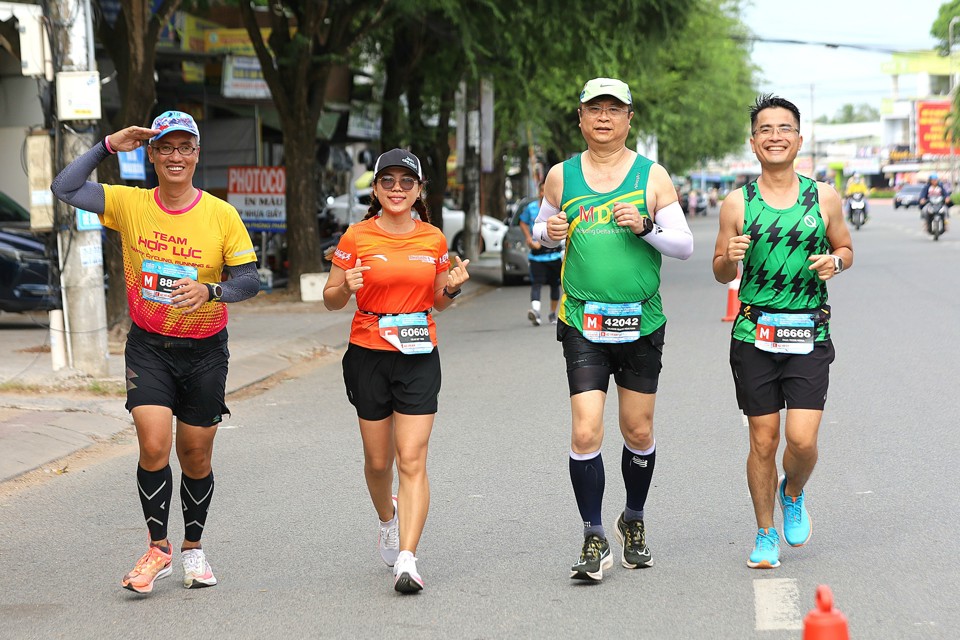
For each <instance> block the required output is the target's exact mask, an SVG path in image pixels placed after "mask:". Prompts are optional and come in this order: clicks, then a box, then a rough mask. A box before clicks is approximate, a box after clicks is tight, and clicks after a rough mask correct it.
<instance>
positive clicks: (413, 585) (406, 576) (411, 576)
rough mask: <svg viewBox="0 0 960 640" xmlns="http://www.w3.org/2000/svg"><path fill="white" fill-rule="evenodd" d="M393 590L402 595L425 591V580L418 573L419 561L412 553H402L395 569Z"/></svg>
mask: <svg viewBox="0 0 960 640" xmlns="http://www.w3.org/2000/svg"><path fill="white" fill-rule="evenodd" d="M393 574H394V578H393V588H394V589H395V590H397V591H399V592H400V593H416V592H418V591H421V590H423V578H421V577H420V574H419V573H417V559H416V558H414V557H413V553H411V552H410V551H401V552H400V555H399V556H398V557H397V563H396V564H395V565H394V567H393Z"/></svg>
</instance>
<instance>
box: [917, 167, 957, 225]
mask: <svg viewBox="0 0 960 640" xmlns="http://www.w3.org/2000/svg"><path fill="white" fill-rule="evenodd" d="M938 195H940V196H943V201H944V202H946V203H947V204H948V205H952V204H953V202H952V201H951V200H950V190H949V189H947V188H946V187H945V186H943V185H942V184H941V183H940V179H939V176H938V175H937V174H935V173H931V174H930V176H929V177H928V178H927V182H926V184H924V185H923V190H922V191H920V201H919V204H920V217H921V218H923V229H924V231H926V232H927V233H930V212H929V211H927V210H926V208H925V207H926V204H927V203H928V202H929V201H930V196H938Z"/></svg>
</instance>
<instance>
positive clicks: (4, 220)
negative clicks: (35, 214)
mask: <svg viewBox="0 0 960 640" xmlns="http://www.w3.org/2000/svg"><path fill="white" fill-rule="evenodd" d="M0 229H7V230H8V229H24V230H28V229H30V212H29V211H27V210H26V209H24V208H23V207H21V206H20V205H19V204H17V201H16V200H14V199H13V198H11V197H10V196H8V195H7V194H5V193H4V192H2V191H0Z"/></svg>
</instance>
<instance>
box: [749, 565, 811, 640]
mask: <svg viewBox="0 0 960 640" xmlns="http://www.w3.org/2000/svg"><path fill="white" fill-rule="evenodd" d="M753 606H754V615H755V618H756V623H757V631H781V630H789V631H793V630H797V629H803V622H802V620H801V618H800V592H799V590H798V589H797V581H796V580H794V579H793V578H774V579H764V578H760V579H757V580H754V581H753Z"/></svg>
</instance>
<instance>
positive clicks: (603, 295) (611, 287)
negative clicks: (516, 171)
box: [559, 155, 667, 336]
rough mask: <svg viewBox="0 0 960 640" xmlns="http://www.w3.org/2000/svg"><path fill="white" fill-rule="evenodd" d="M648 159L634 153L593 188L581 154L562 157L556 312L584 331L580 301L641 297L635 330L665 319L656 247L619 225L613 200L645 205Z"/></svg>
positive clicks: (654, 327)
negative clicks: (608, 182)
mask: <svg viewBox="0 0 960 640" xmlns="http://www.w3.org/2000/svg"><path fill="white" fill-rule="evenodd" d="M651 166H653V161H652V160H650V159H648V158H645V157H643V156H641V155H637V158H636V160H634V162H633V165H632V166H631V167H630V171H628V172H627V175H626V177H625V178H624V179H623V182H622V183H621V184H620V186H619V187H617V188H616V189H614V190H613V191H610V192H608V193H597V192H596V191H594V190H593V189H591V188H590V187H589V186H588V185H587V181H586V179H585V178H584V177H583V165H582V164H581V156H579V155H578V156H576V157H575V158H571V159H570V160H566V161H564V163H563V194H562V197H561V200H560V205H561V206H560V208H561V210H562V211H563V212H564V213H565V214H566V215H567V222H568V223H569V224H570V227H569V229H568V230H567V246H566V252H565V253H564V258H563V270H562V272H561V284H562V286H563V298H562V299H561V304H560V310H559V311H560V313H559V318H560V320H561V321H562V322H564V323H566V324H568V325H570V326H572V327H576V328H577V330H578V331H580V332H581V333H582V332H583V307H584V303H585V302H587V301H590V302H602V303H629V302H641V303H643V304H642V312H641V315H640V335H644V336H645V335H649V334H650V333H653V332H654V331H656V330H657V329H659V328H660V327H661V326H663V324H664V323H665V322H666V321H667V319H666V318H665V317H664V315H663V304H662V302H661V300H660V264H661V261H662V256H661V255H660V252H659V251H657V250H656V249H654V248H653V247H651V246H650V245H649V244H648V243H647V242H646V241H645V240H642V239H640V238H638V237H637V236H636V235H634V233H633V232H632V231H631V230H630V229H629V228H627V227H618V226H617V224H616V221H615V220H614V218H613V205H614V204H615V203H617V202H628V203H631V204H634V205H636V207H637V209H638V210H639V211H640V215H643V216H649V215H650V212H649V211H648V210H647V197H646V196H647V179H648V177H649V175H650V167H651Z"/></svg>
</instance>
